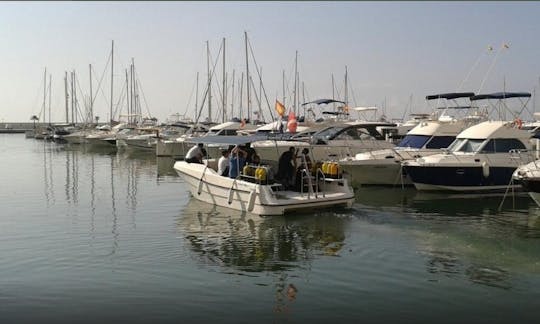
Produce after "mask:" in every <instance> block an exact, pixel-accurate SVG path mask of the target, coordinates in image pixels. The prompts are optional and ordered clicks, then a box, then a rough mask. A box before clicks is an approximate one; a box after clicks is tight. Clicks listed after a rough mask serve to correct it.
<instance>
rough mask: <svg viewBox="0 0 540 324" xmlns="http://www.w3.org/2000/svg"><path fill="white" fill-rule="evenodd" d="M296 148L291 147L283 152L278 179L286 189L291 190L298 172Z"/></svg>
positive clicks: (279, 163) (279, 162)
mask: <svg viewBox="0 0 540 324" xmlns="http://www.w3.org/2000/svg"><path fill="white" fill-rule="evenodd" d="M297 152H298V150H296V151H295V149H294V147H293V146H291V147H289V150H288V151H285V152H283V154H281V156H280V157H279V161H278V172H277V175H276V178H277V179H278V180H279V181H280V182H281V184H282V185H283V186H284V187H285V189H289V188H290V187H291V186H292V185H293V184H294V171H295V170H296V153H297Z"/></svg>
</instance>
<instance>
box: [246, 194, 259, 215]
mask: <svg viewBox="0 0 540 324" xmlns="http://www.w3.org/2000/svg"><path fill="white" fill-rule="evenodd" d="M255 197H257V192H256V190H253V191H251V192H250V193H249V199H248V205H247V210H248V211H253V207H255Z"/></svg>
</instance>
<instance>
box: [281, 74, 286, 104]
mask: <svg viewBox="0 0 540 324" xmlns="http://www.w3.org/2000/svg"><path fill="white" fill-rule="evenodd" d="M282 72H283V73H282V78H281V87H282V88H283V100H282V103H283V105H285V70H282Z"/></svg>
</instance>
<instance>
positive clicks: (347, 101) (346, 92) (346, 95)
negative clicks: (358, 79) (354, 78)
mask: <svg viewBox="0 0 540 324" xmlns="http://www.w3.org/2000/svg"><path fill="white" fill-rule="evenodd" d="M347 76H348V75H347V65H345V100H344V101H345V106H348V105H349V91H348V85H347V84H348V83H347V81H348V80H347Z"/></svg>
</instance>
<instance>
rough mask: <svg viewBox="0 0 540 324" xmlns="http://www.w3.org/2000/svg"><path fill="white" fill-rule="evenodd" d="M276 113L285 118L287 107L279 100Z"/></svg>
mask: <svg viewBox="0 0 540 324" xmlns="http://www.w3.org/2000/svg"><path fill="white" fill-rule="evenodd" d="M276 111H277V113H278V115H280V116H281V117H283V116H285V106H284V105H283V104H282V103H281V102H279V101H278V100H276Z"/></svg>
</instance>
